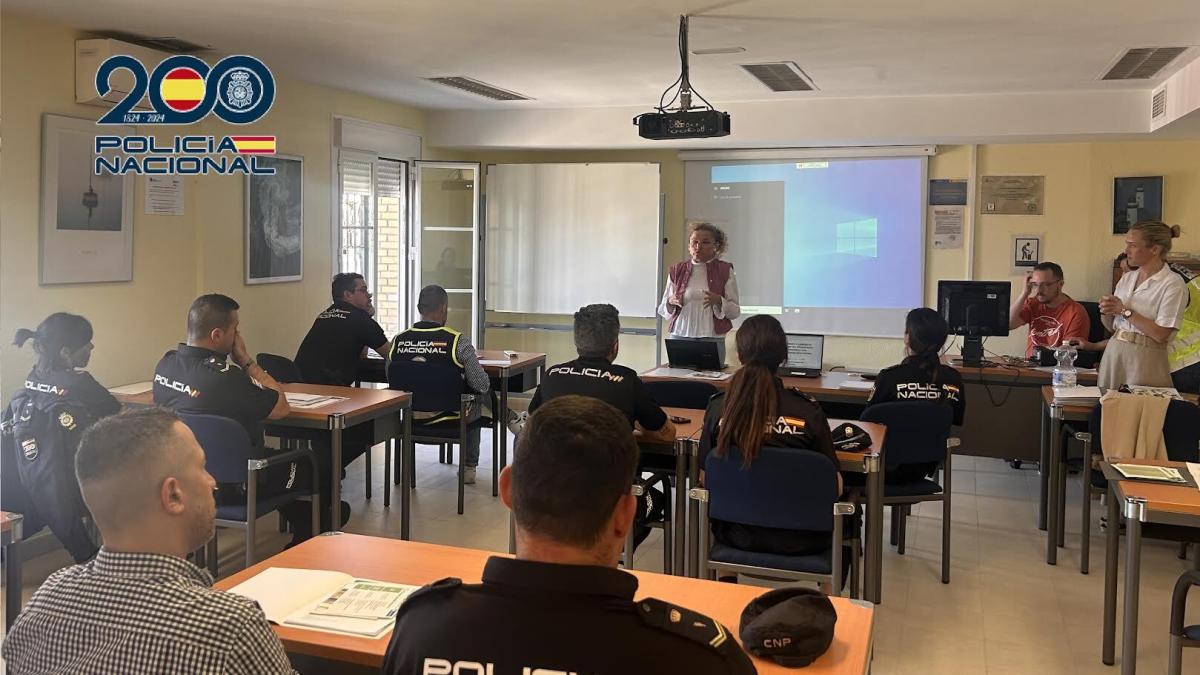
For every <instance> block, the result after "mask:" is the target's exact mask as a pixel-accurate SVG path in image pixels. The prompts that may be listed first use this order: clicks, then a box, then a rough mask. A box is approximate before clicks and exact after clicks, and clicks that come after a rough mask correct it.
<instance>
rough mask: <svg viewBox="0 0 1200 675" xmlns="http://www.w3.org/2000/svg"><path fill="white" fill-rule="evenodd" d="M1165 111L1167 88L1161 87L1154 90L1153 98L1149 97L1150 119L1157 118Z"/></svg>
mask: <svg viewBox="0 0 1200 675" xmlns="http://www.w3.org/2000/svg"><path fill="white" fill-rule="evenodd" d="M1166 112H1167V88H1166V87H1163V88H1162V89H1159V90H1158V91H1156V92H1154V98H1152V99H1150V119H1152V120H1153V119H1158V118H1159V117H1162V116H1163V115H1164V114H1166Z"/></svg>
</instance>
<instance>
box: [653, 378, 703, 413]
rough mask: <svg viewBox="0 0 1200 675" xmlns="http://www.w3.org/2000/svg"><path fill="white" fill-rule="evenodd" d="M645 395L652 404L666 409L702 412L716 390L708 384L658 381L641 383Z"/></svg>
mask: <svg viewBox="0 0 1200 675" xmlns="http://www.w3.org/2000/svg"><path fill="white" fill-rule="evenodd" d="M642 386H644V387H645V388H646V393H647V394H649V395H650V398H652V399H654V402H655V403H657V404H659V405H661V406H664V407H667V408H689V409H691V410H704V409H705V408H707V407H708V400H709V399H710V398H712V397H713V396H715V395H716V394H717V392H718V389H717V388H716V387H714V386H713V385H712V384H710V383H708V382H685V381H683V380H659V381H651V382H643V383H642Z"/></svg>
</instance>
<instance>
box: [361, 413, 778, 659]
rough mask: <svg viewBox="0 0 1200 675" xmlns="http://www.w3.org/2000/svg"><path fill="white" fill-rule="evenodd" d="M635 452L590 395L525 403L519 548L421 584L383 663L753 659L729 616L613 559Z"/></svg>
mask: <svg viewBox="0 0 1200 675" xmlns="http://www.w3.org/2000/svg"><path fill="white" fill-rule="evenodd" d="M637 456H638V449H637V445H636V444H635V443H634V440H633V436H632V435H631V434H630V433H629V428H628V423H627V422H626V419H625V418H624V416H623V415H622V414H621V413H620V412H619V411H618V410H616V409H615V408H613V407H612V406H610V405H608V404H606V403H603V402H601V401H599V400H596V399H594V398H587V397H582V396H563V397H559V398H556V399H555V400H553V401H551V402H549V403H547V404H545V405H544V406H542V407H541V408H540V409H539V410H538V411H537V413H535V414H534V415H532V416H530V419H529V423H528V424H527V425H526V426H525V429H524V430H523V431H522V433H521V436H520V437H519V438H518V440H517V447H516V454H515V457H514V459H513V463H512V465H511V466H509V467H506V468H505V469H504V471H503V472H501V474H500V497H501V499H502V500H503V501H504V503H505V504H506V505H507V506H508V507H509V508H511V509H512V511H513V515H514V517H515V520H516V543H517V554H516V559H515V560H514V559H509V558H506V557H499V556H497V557H493V558H490V559H489V560H488V561H487V564H486V565H485V567H484V569H483V575H482V576H483V583H481V584H464V583H463V582H462V581H460V580H458V579H444V580H442V581H439V582H435V583H433V584H430V585H429V586H426V587H425V588H422V589H421V590H418V591H416V592H415V593H413V594H412V595H411V596H410V597H409V599H408V600H407V601H406V602H405V603H404V604H403V605H402V606H401V608H400V611H399V614H398V615H397V617H396V626H395V629H394V630H393V631H392V637H391V642H390V643H389V644H388V649H387V653H386V654H385V656H384V663H383V670H382V672H383V673H385V675H399V674H401V673H403V674H404V675H408V674H410V673H451V672H463V673H466V672H472V673H474V672H480V673H483V672H489V673H490V672H495V673H496V675H501V674H502V673H521V672H526V670H528V671H530V672H539V671H538V670H537V669H545V670H543V671H541V672H546V671H555V672H570V673H581V674H582V673H588V674H589V675H625V674H627V673H689V675H707V674H710V673H711V674H715V673H753V672H755V669H754V665H753V663H752V662H751V661H750V658H749V657H748V656H747V655H746V654H745V652H743V651H742V649H741V647H739V646H738V644H737V642H736V640H735V635H734V634H733V633H731V632H730V630H729V629H728V628H727V627H725V626H722V625H721V624H719V623H718V622H716V621H714V620H712V619H711V618H709V617H706V616H703V615H701V614H698V613H696V612H692V611H690V610H688V609H685V608H682V607H678V606H675V605H672V604H670V603H667V602H663V601H661V600H656V599H653V598H641V599H639V600H637V601H635V600H634V597H635V595H636V594H637V585H638V581H637V577H634V576H633V575H631V574H629V573H627V572H622V571H619V570H617V569H616V566H617V561H618V560H619V559H620V555H621V548H622V544H623V543H624V539H625V536H626V534H627V533H628V532H629V528H630V526H631V524H632V520H633V513H634V510H635V503H634V499H633V497H632V495H631V494H630V489H631V487H632V484H633V478H634V472H635V470H636V467H637ZM517 619H519V620H517Z"/></svg>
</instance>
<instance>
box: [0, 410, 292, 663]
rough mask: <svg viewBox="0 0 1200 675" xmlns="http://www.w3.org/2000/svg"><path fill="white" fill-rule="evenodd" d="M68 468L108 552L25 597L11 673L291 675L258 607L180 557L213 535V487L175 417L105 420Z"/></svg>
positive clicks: (136, 415)
mask: <svg viewBox="0 0 1200 675" xmlns="http://www.w3.org/2000/svg"><path fill="white" fill-rule="evenodd" d="M75 472H76V476H77V477H78V479H79V486H80V488H81V490H82V492H83V499H84V501H85V502H87V505H88V508H89V509H90V510H91V512H92V515H93V517H94V518H95V519H96V524H97V525H98V526H99V528H100V532H101V534H102V535H103V537H104V546H103V547H102V548H101V549H100V552H99V553H97V554H96V557H95V558H94V559H92V560H91V561H90V562H87V563H84V564H82V565H75V566H72V567H68V568H66V569H63V570H59V571H58V572H55V573H54V574H53V575H52V576H51V577H50V578H49V579H47V580H46V582H45V583H44V584H42V587H41V588H39V589H38V590H37V592H36V593H34V594H33V597H32V598H31V599H30V601H29V604H28V605H26V607H25V608H24V610H23V611H22V612H21V615H20V616H19V617H18V618H17V620H16V622H15V623H14V624H13V627H12V630H11V631H10V632H9V634H8V638H7V639H6V640H5V641H4V646H3V652H4V659H5V661H7V663H8V672H9V673H10V674H11V675H23V674H25V673H38V674H46V673H121V674H122V675H130V674H134V673H147V674H150V673H153V674H156V675H157V674H159V673H254V674H255V675H258V674H262V673H267V674H270V673H288V674H289V675H290V674H291V673H293V672H294V671H293V670H292V667H291V665H290V664H289V663H288V659H287V656H286V655H285V654H284V652H283V646H282V645H280V643H279V639H278V638H276V637H275V634H274V633H273V632H272V631H271V627H270V625H268V624H267V620H266V618H265V617H264V616H263V613H262V610H261V609H260V608H259V606H258V604H257V603H255V602H254V601H253V600H250V599H247V598H243V597H241V596H237V595H233V594H230V593H225V592H222V591H216V590H213V589H212V588H211V585H212V577H211V576H209V574H208V572H206V571H204V570H201V569H200V568H198V567H196V566H195V565H193V564H191V563H190V562H188V561H187V560H186V559H185V556H186V555H187V554H188V552H189V551H194V550H196V549H198V548H200V547H201V546H203V545H204V543H205V542H207V541H208V540H209V538H210V537H212V535H213V518H214V517H215V515H216V504H215V502H214V501H213V488H214V487H215V486H216V483H215V482H214V481H213V478H212V476H210V475H209V474H208V472H207V471H205V470H204V451H203V450H201V448H200V445H199V444H198V443H197V442H196V437H195V436H193V435H192V432H191V431H190V430H189V429H188V428H187V427H186V426H184V425H183V423H182V422H180V421H179V418H178V417H176V416H175V414H174V413H172V412H170V411H167V410H164V409H161V408H151V409H146V410H137V411H129V412H124V413H121V414H118V415H115V416H113V417H109V418H107V419H104V420H101V421H100V422H98V423H97V424H96V425H95V426H93V427H92V428H91V429H89V430H88V432H87V433H86V434H85V435H84V437H83V440H82V441H80V444H79V452H78V454H77V456H76V459H75Z"/></svg>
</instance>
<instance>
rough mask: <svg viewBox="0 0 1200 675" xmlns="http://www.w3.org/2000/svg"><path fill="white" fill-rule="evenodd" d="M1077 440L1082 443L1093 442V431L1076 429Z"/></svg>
mask: <svg viewBox="0 0 1200 675" xmlns="http://www.w3.org/2000/svg"><path fill="white" fill-rule="evenodd" d="M1075 440H1077V441H1079V442H1080V443H1091V442H1092V434H1091V432H1087V431H1076V432H1075Z"/></svg>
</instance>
